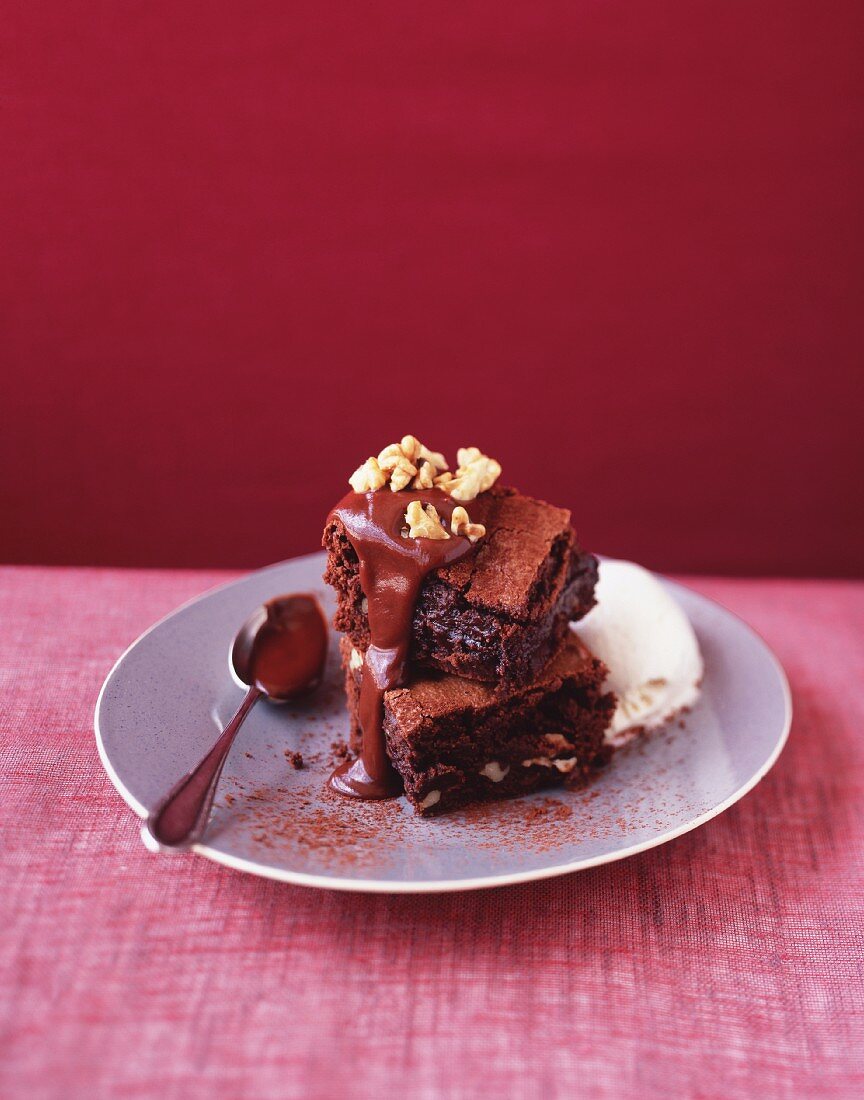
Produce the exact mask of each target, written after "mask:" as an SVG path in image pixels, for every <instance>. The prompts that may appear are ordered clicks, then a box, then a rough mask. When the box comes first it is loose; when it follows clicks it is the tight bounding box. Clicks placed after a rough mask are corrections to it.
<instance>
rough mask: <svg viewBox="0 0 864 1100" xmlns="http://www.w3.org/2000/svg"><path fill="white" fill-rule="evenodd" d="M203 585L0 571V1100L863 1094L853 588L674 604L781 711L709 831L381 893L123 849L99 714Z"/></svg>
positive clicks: (860, 660) (861, 666)
mask: <svg viewBox="0 0 864 1100" xmlns="http://www.w3.org/2000/svg"><path fill="white" fill-rule="evenodd" d="M219 579H222V575H216V574H212V573H209V574H204V573H179V572H173V573H167V572H118V571H113V572H112V571H88V570H55V571H51V570H46V569H30V568H19V569H12V568H8V569H2V570H0V679H2V691H0V752H2V764H3V767H2V778H0V823H2V852H0V863H2V875H3V877H2V887H0V919H2V931H0V1012H2V1029H3V1033H2V1044H0V1094H2V1095H3V1096H22V1097H23V1096H26V1097H63V1098H64V1100H65V1098H68V1097H88V1098H89V1097H94V1096H106V1095H109V1094H110V1095H116V1096H134V1097H149V1096H158V1097H160V1098H173V1097H177V1098H183V1100H188V1098H189V1097H195V1096H199V1095H200V1096H205V1095H206V1096H210V1095H226V1096H232V1097H233V1096H250V1097H256V1098H259V1097H260V1098H268V1097H280V1098H281V1097H295V1096H296V1097H304V1098H307V1097H312V1098H315V1097H322V1098H325V1097H333V1096H338V1095H346V1096H349V1095H350V1096H361V1097H367V1096H368V1097H376V1098H377V1097H389V1096H408V1095H410V1096H413V1097H420V1098H423V1097H438V1096H457V1097H458V1096H475V1095H481V1094H483V1095H488V1096H510V1095H515V1096H519V1097H549V1096H553V1097H554V1096H556V1095H562V1096H564V1095H568V1096H572V1095H579V1096H599V1097H606V1096H610V1097H614V1096H639V1097H641V1098H649V1097H663V1098H664V1100H667V1098H669V1097H684V1096H691V1097H713V1096H717V1097H735V1096H754V1095H757V1096H765V1097H768V1096H788V1097H793V1096H794V1097H802V1096H820V1097H821V1096H852V1095H854V1094H856V1093H857V1094H858V1095H861V1090H862V1089H864V1054H862V1049H864V961H862V955H864V928H862V917H864V875H862V872H864V810H862V796H864V769H862V756H864V747H862V731H864V652H862V633H864V632H862V625H864V585H862V584H858V585H856V584H852V583H824V582H822V583H816V582H798V581H795V582H787V581H728V580H707V579H699V580H695V581H693V582H692V583H693V585H694V587H696V588H698V589H699V590H700V591H702V592H705V593H707V594H708V595H710V596H713V597H715V598H717V599H719V600H721V601H722V602H723V603H725V604H726V605H728V606H729V607H731V608H732V609H733V610H734V611H736V612H738V613H739V614H741V615H742V616H744V617H745V618H746V619H748V620H749V621H750V622H751V623H752V624H753V625H754V626H755V627H756V628H757V629H758V630H760V631H761V632H762V633H763V634H764V635H765V637H766V638H767V639H768V641H769V643H770V644H771V645H772V646H773V647H774V648H775V649H776V651H777V653H778V654H779V655H780V658H781V660H782V661H783V663H784V664H785V666H786V669H787V672H788V674H789V678H790V680H791V683H792V691H793V695H794V699H795V708H796V713H795V721H794V724H793V729H792V736H791V739H790V742H789V745H788V748H787V749H786V751H785V753H784V755H783V756H782V757H781V759H780V761H779V763H778V764H777V766H776V767H775V769H774V771H773V772H772V773H771V774H770V775H769V776H768V778H767V779H766V780H765V781H764V782H763V783H762V784H761V785H760V786H758V787H757V788H756V790H755V791H754V792H753V793H752V794H750V795H749V796H748V797H747V798H746V799H745V800H744V801H743V802H742V803H740V804H739V805H737V806H735V807H734V808H733V809H732V810H730V811H729V812H728V813H726V814H724V815H723V816H722V817H720V818H718V819H717V820H715V821H712V822H711V823H709V824H708V825H706V826H705V827H704V828H702V829H699V830H697V831H696V832H695V833H691V834H690V835H688V836H685V837H682V838H680V839H679V840H676V841H674V842H673V843H672V844H669V845H667V846H666V847H663V848H660V849H657V850H655V851H652V852H647V853H645V854H643V855H641V856H637V857H635V858H633V859H630V860H627V861H626V862H624V863H621V864H616V865H613V866H609V867H601V868H599V869H596V870H593V871H587V872H583V873H582V874H579V875H574V876H569V877H566V878H563V879H558V880H554V881H549V882H543V883H540V884H538V885H533V886H525V887H518V888H510V889H503V890H492V891H487V892H477V893H472V894H467V895H453V896H442V897H418V898H411V897H402V898H391V897H374V896H352V895H349V894H337V893H324V892H317V891H315V892H313V891H310V890H305V889H302V888H295V887H289V886H284V885H279V884H277V883H273V882H267V881H264V880H260V879H255V878H252V877H249V876H244V875H241V874H238V873H235V872H232V871H229V870H225V869H222V868H220V867H217V866H215V865H213V864H210V863H207V862H205V861H204V860H201V859H197V858H194V857H191V856H181V857H177V858H173V859H171V858H164V857H157V856H152V855H150V854H148V853H147V852H146V851H145V850H144V848H143V847H142V845H141V843H140V840H139V838H138V830H137V827H136V823H135V820H134V818H133V817H132V815H131V813H130V811H129V810H127V808H126V807H125V805H124V804H123V803H122V801H121V800H120V797H119V796H118V795H117V794H116V793H115V791H114V790H113V788H112V787H111V784H110V783H109V781H108V778H107V777H106V776H105V774H104V773H103V771H102V768H101V766H100V764H99V760H98V757H97V754H96V748H95V745H94V741H93V733H92V715H93V705H94V702H95V699H96V694H97V692H98V690H99V686H100V684H101V682H102V680H103V678H104V676H105V674H106V673H107V671H108V669H109V668H110V666H111V664H112V662H113V661H114V659H115V657H116V656H117V654H118V653H119V652H120V650H122V649H123V648H124V647H125V646H126V645H127V643H128V642H130V641H131V640H132V639H133V638H134V637H135V635H136V634H138V633H139V631H141V630H142V629H143V628H144V627H146V626H147V625H149V624H150V623H151V622H152V621H153V620H154V619H156V618H158V617H160V616H161V615H163V614H164V613H165V612H167V611H169V610H170V609H171V608H172V607H173V606H174V605H175V604H177V603H179V602H180V601H182V600H185V599H186V598H188V597H189V596H191V595H193V594H195V593H197V592H199V591H201V590H202V589H204V588H205V587H207V586H209V585H210V584H211V583H213V582H215V581H217V580H219Z"/></svg>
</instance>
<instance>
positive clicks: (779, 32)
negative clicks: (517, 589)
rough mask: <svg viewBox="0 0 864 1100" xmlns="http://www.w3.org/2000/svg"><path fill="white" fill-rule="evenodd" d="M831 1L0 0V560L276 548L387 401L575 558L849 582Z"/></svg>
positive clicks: (844, 29)
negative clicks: (554, 509) (548, 503)
mask: <svg viewBox="0 0 864 1100" xmlns="http://www.w3.org/2000/svg"><path fill="white" fill-rule="evenodd" d="M862 10H864V9H862V7H861V5H860V4H859V3H856V2H852V0H836V2H834V3H827V4H826V3H824V2H817V0H810V2H803V3H802V2H798V3H796V2H794V0H782V2H780V0H778V2H758V0H747V2H742V3H737V2H730V0H724V2H717V3H699V2H694V0H672V2H669V3H655V4H632V3H618V2H604V3H600V2H595V3H573V2H567V3H560V4H558V3H549V2H546V0H544V2H542V3H538V4H514V3H507V2H503V3H502V2H500V0H499V2H497V3H470V2H469V3H466V4H458V5H438V4H432V3H430V4H424V5H416V4H406V3H400V2H390V3H385V4H374V3H373V4H368V3H366V4H344V3H340V4H330V3H315V4H314V5H308V6H306V5H302V6H301V5H285V4H282V3H237V4H225V3H215V2H213V0H208V2H207V3H200V2H192V0H187V2H184V3H182V4H166V3H164V2H149V3H123V4H105V5H92V4H82V3H75V2H71V0H64V2H63V3H60V2H54V3H44V4H29V3H27V4H25V3H15V4H14V5H11V6H10V7H8V8H7V11H6V14H5V16H4V28H3V37H4V38H5V39H6V43H7V49H6V50H5V51H4V53H5V59H4V63H3V72H2V76H0V82H2V89H3V111H2V118H0V126H2V134H0V139H2V145H3V148H4V149H5V150H6V157H5V158H4V159H5V162H6V163H5V167H4V169H3V172H2V176H0V194H2V204H0V219H2V224H0V233H2V242H3V253H4V258H3V263H2V269H0V279H2V287H0V289H2V381H0V401H2V410H3V422H2V431H0V494H2V499H0V560H2V559H5V560H7V561H44V562H85V563H86V562H93V563H102V562H112V563H119V564H130V563H136V564H168V563H171V564H176V565H191V564H196V565H243V566H246V565H248V566H252V565H256V564H263V563H265V562H267V561H270V560H274V559H277V558H279V557H283V556H287V555H289V554H293V553H299V552H303V551H307V550H310V549H313V548H314V547H315V546H316V545H317V541H318V536H319V532H320V528H321V525H322V520H323V516H324V512H325V510H326V508H327V506H328V505H329V503H330V502H331V501H332V500H334V499H335V498H336V497H337V496H339V495H341V493H342V491H343V489H344V488H345V478H346V477H347V475H348V473H349V472H350V471H351V469H353V467H354V466H355V465H356V464H357V463H358V462H359V461H360V460H361V459H362V458H364V457H365V455H366V454H368V453H369V452H370V451H376V450H377V449H379V448H380V447H381V446H383V445H384V444H385V443H388V442H390V441H391V440H392V439H393V438H394V437H396V436H398V435H400V434H401V433H403V432H405V431H412V432H415V433H416V434H418V435H420V436H421V438H423V439H424V440H425V441H427V442H428V443H429V444H430V445H433V446H434V447H436V448H439V449H444V450H447V451H449V452H450V454H451V456H452V454H453V452H454V450H455V447H456V446H457V445H459V444H461V443H476V444H479V445H481V446H482V447H483V448H484V449H486V450H488V451H489V452H490V453H492V454H494V455H496V456H497V457H499V458H500V459H501V461H502V463H503V465H504V467H505V479H506V480H508V481H511V482H514V483H518V484H519V485H520V486H522V487H523V488H525V489H526V490H529V491H533V492H535V493H537V494H540V495H543V496H546V497H548V498H550V499H553V500H555V501H556V502H560V503H565V504H568V505H569V506H570V507H571V508H572V509H573V512H574V517H575V521H576V524H577V526H578V527H579V528H580V530H581V532H582V535H583V538H584V539H585V541H586V542H587V543H588V544H589V545H590V546H592V547H594V548H596V549H598V550H603V551H606V552H609V553H617V554H624V555H628V556H631V557H635V558H638V559H640V560H642V561H644V562H646V563H647V564H650V565H653V566H656V567H659V568H665V569H670V570H692V571H698V570H724V571H729V572H755V573H772V572H776V573H818V574H854V573H857V572H859V571H860V564H861V557H860V546H861V536H862V533H864V531H862V522H864V521H862V509H861V506H860V503H859V497H860V490H859V488H858V483H859V481H860V473H861V461H860V458H861V451H860V437H861V431H860V426H859V425H860V420H861V411H862V410H861V400H860V399H861V384H860V381H859V372H860V368H861V349H862V339H861V336H862V333H861V312H862V307H861V303H862V291H864V285H862V284H864V278H862V271H864V264H862V258H864V257H862V252H864V242H862V233H861V219H860V213H859V209H860V205H861V195H862V193H864V153H862V143H861V140H860V139H861V120H862V110H861V107H862V100H864V82H862V66H861V41H862V33H861V32H862V30H864V27H862V22H864V19H862Z"/></svg>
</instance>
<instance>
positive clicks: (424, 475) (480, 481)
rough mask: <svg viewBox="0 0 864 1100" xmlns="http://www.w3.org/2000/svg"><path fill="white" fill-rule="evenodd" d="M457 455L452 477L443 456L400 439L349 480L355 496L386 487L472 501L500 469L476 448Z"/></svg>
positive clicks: (408, 439)
mask: <svg viewBox="0 0 864 1100" xmlns="http://www.w3.org/2000/svg"><path fill="white" fill-rule="evenodd" d="M457 454H458V460H459V465H458V468H457V470H456V472H455V474H454V473H451V472H450V470H449V468H448V465H447V459H446V458H445V457H444V455H442V454H441V453H440V452H438V451H430V450H429V448H428V447H425V446H424V445H423V444H422V443H421V442H420V440H419V439H418V438H417V437H416V436H414V435H403V436H402V438H401V440H400V441H399V442H398V443H391V444H389V446H387V447H385V448H384V450H383V451H381V452H380V454H379V455H378V457H377V458H374V457H370V458H367V459H366V461H365V462H364V463H363V465H362V466H359V467H358V468H357V469H356V470H355V471H354V473H353V474H352V475H351V477H350V478H349V479H348V480H349V483H350V485H351V488H352V489H353V490H354V492H355V493H369V492H372V493H374V492H377V490H378V489H383V488H384V486H385V485H387V484H388V483H389V485H390V488H391V489H392V490H393V492H394V493H398V492H400V491H401V490H402V489H408V488H411V489H433V488H438V489H443V490H444V492H445V493H449V494H450V496H452V497H453V498H454V499H456V500H462V501H466V500H474V498H475V497H476V496H477V495H478V494H479V493H484V492H485V491H486V490H487V489H491V487H492V486H493V485H494V484H495V482H496V481H497V479H498V477H499V475H500V474H501V467H500V465H499V464H498V463H497V462H496V461H495V459H494V458H489V456H488V455H484V454H483V453H482V452H481V451H480V449H479V448H478V447H462V448H460V449H459V451H458V452H457ZM469 537H470V536H469ZM478 537H479V536H478Z"/></svg>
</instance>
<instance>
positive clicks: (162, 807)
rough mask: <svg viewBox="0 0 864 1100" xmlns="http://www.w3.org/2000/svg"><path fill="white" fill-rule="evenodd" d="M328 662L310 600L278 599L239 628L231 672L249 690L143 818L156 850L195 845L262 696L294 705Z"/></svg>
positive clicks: (319, 618)
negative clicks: (234, 749) (226, 767)
mask: <svg viewBox="0 0 864 1100" xmlns="http://www.w3.org/2000/svg"><path fill="white" fill-rule="evenodd" d="M326 658H327V621H326V619H325V618H324V613H323V612H322V610H321V606H320V604H319V603H318V601H317V600H316V599H315V597H314V596H311V595H305V594H300V595H291V596H277V597H276V598H275V599H272V600H270V601H269V602H268V603H266V604H264V605H263V606H262V607H259V608H258V610H257V611H255V612H254V613H253V614H252V615H251V616H250V617H249V618H248V619H247V620H246V622H245V623H244V624H243V626H242V627H241V628H240V630H239V632H238V634H237V637H236V638H235V639H234V645H233V648H232V650H231V663H232V665H233V666H234V671H235V673H236V674H237V677H238V679H240V680H241V681H242V682H243V683H244V684H248V685H249V690H248V691H247V692H246V696H245V698H244V699H243V702H242V703H241V704H240V707H239V709H238V711H237V713H236V714H235V715H234V717H233V718H232V719H231V721H230V722H229V723H228V725H227V726H226V727H225V729H224V731H223V732H222V735H221V736H220V737H219V740H218V741H217V742H216V744H215V745H214V746H213V748H212V749H211V750H210V751H209V752H208V753H207V755H206V756H205V757H204V758H203V759H202V760H200V761H199V762H198V763H197V764H196V765H195V767H194V768H193V769H192V771H190V772H189V773H188V774H186V775H185V776H184V777H183V778H182V779H181V780H180V782H179V783H177V784H175V786H174V787H173V788H172V790H171V791H170V793H169V794H168V795H167V797H166V798H164V799H163V800H162V802H160V803H159V805H158V806H157V807H156V809H155V810H153V812H152V813H151V814H150V816H149V817H148V818H147V827H148V829H149V830H150V833H151V835H152V836H154V837H155V838H156V840H158V841H159V843H160V844H165V845H168V846H172V847H173V846H180V845H189V844H194V843H195V842H196V841H197V840H198V839H200V837H201V835H202V834H203V832H204V830H205V829H206V827H207V820H208V818H209V817H210V808H211V806H212V805H213V796H214V794H215V793H216V785H217V784H218V782H219V776H220V775H221V774H222V768H223V766H224V764H225V760H226V759H227V757H228V752H229V751H230V749H231V745H232V744H233V742H234V738H235V737H236V736H237V731H238V730H239V729H240V726H241V725H242V724H243V721H244V719H245V718H246V715H247V714H248V713H249V711H250V710H251V709H252V707H253V706H254V705H255V703H257V702H258V700H259V699H260V698H261V697H262V696H266V697H267V698H270V699H273V700H275V701H278V702H284V701H287V700H288V699H296V698H298V697H299V696H301V695H306V694H308V693H309V692H310V691H313V690H314V689H315V688H316V687H317V686H318V684H319V683H320V682H321V675H322V673H323V671H324V662H325V660H326Z"/></svg>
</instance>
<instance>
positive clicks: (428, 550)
mask: <svg viewBox="0 0 864 1100" xmlns="http://www.w3.org/2000/svg"><path fill="white" fill-rule="evenodd" d="M412 500H419V501H420V502H421V503H422V504H423V505H424V506H425V505H427V504H432V505H434V506H435V508H436V509H437V510H438V514H439V515H440V516H441V518H442V519H443V520H444V522H445V524H446V526H447V528H448V530H449V528H450V517H451V515H452V513H453V509H454V508H456V507H458V505H459V501H458V500H453V498H452V497H450V496H448V495H447V493H444V492H442V490H440V489H426V490H424V489H419V490H411V492H410V493H407V492H398V493H394V492H392V491H390V490H389V489H380V490H378V492H374V493H348V495H347V496H345V497H344V498H343V499H342V500H341V501H340V502H339V503H338V504H337V505H336V507H335V508H334V509H333V511H332V513H331V518H336V519H339V520H341V521H342V523H343V525H344V527H345V530H346V532H347V534H348V538H349V540H350V542H351V545H352V546H353V547H354V550H355V552H356V554H357V557H358V559H359V561H360V586H361V587H362V589H363V594H364V596H365V597H366V601H367V603H368V607H369V611H368V616H369V634H370V637H371V645H370V646H369V648H368V649H367V651H366V656H365V658H364V660H363V670H362V677H361V682H360V707H359V717H360V727H361V730H362V733H363V750H362V754H361V756H360V758H359V759H358V760H355V761H353V762H350V761H349V762H348V763H346V764H342V765H340V767H338V768H337V769H336V771H335V772H333V774H332V776H331V777H330V786H331V787H332V788H333V789H334V790H336V791H338V792H339V793H340V794H344V795H348V796H349V797H352V798H368V799H380V798H392V797H394V796H395V795H397V794H399V792H400V790H401V782H400V779H399V776H398V775H397V774H396V772H395V771H394V769H393V766H392V764H391V763H390V761H389V759H388V757H387V750H386V744H385V739H384V728H383V720H384V692H385V691H390V690H391V689H392V688H395V687H399V686H401V685H402V684H403V683H404V682H405V675H406V664H407V659H408V648H409V645H410V641H411V620H412V618H413V616H414V606H415V604H416V602H417V597H418V595H419V593H420V588H421V586H422V584H423V581H424V580H425V578H426V576H427V575H428V574H429V573H431V572H432V571H433V570H435V569H439V568H440V567H441V566H442V565H448V564H449V563H451V562H454V561H458V560H459V558H463V557H465V555H466V554H469V553H470V552H471V550H472V549H473V546H472V544H471V543H470V542H469V541H468V539H467V538H462V537H461V536H458V537H457V536H451V537H450V538H449V539H429V538H418V539H414V538H408V537H406V536H405V535H403V529H405V527H406V525H405V510H406V508H407V506H408V504H409V503H410V502H411V501H412Z"/></svg>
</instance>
